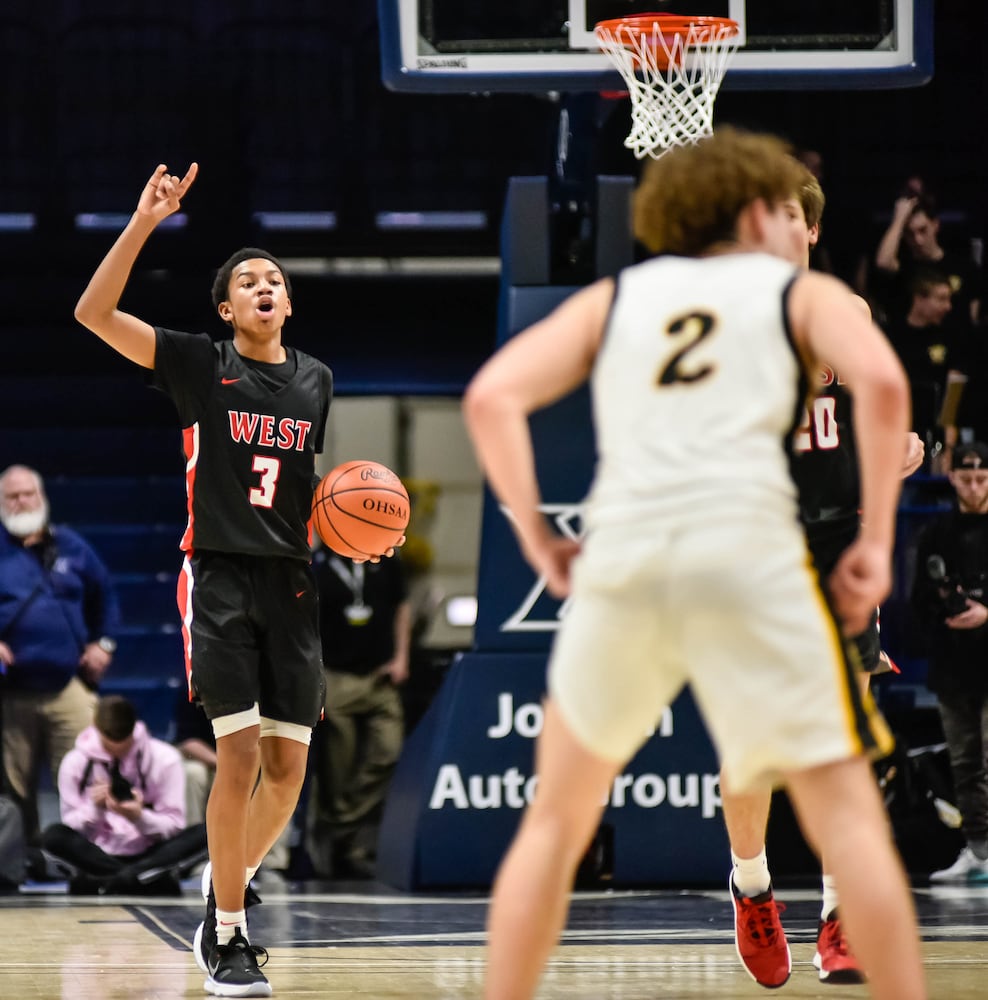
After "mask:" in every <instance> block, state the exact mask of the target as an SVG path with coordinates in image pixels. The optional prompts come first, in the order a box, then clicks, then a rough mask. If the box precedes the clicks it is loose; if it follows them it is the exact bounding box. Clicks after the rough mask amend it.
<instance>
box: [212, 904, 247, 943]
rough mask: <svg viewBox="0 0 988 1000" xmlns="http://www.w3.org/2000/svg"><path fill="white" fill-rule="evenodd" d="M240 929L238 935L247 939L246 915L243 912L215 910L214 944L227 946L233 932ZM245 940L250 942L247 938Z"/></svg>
mask: <svg viewBox="0 0 988 1000" xmlns="http://www.w3.org/2000/svg"><path fill="white" fill-rule="evenodd" d="M238 927H239V928H240V933H241V934H243V936H244V937H245V938H246V937H247V913H246V912H245V911H244V910H220V909H217V910H216V943H217V944H229V943H230V941H231V940H232V939H233V935H234V932H235V931H236V930H237V928H238ZM247 940H250V939H249V938H247Z"/></svg>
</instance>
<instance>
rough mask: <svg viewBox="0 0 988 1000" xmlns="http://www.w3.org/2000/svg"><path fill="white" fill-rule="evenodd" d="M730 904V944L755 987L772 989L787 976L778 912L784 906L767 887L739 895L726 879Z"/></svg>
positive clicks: (785, 947)
mask: <svg viewBox="0 0 988 1000" xmlns="http://www.w3.org/2000/svg"><path fill="white" fill-rule="evenodd" d="M728 886H729V888H730V890H731V902H732V903H733V904H734V947H735V949H736V951H737V953H738V958H740V959H741V964H742V965H743V966H744V967H745V969H746V970H747V972H748V975H749V976H751V978H752V979H754V981H755V982H756V983H758V984H759V986H764V987H766V988H767V989H770V990H772V989H776V988H778V987H779V986H782V985H783V984H784V983H785V982H786V980H788V979H789V974H790V973H791V972H792V955H790V954H789V942H788V941H786V932H785V931H784V930H783V929H782V921H781V920H779V913H780V912H781V911H782V910H784V909H785V906H784V905H782V904H780V903H776V901H775V897H774V896H773V895H772V888H771V886H769V888H768V890H767V891H766V892H762V893H759V894H758V895H757V896H751V897H748V896H742V895H741V893H740V892H738V890H737V888H736V887H735V885H734V879H733V877H732V878H730V879H729V880H728Z"/></svg>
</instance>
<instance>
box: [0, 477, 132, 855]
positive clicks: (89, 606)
mask: <svg viewBox="0 0 988 1000" xmlns="http://www.w3.org/2000/svg"><path fill="white" fill-rule="evenodd" d="M118 625H119V609H118V604H117V598H116V594H115V592H114V589H113V586H112V584H111V582H110V574H109V571H108V570H107V568H106V566H104V564H103V563H102V561H101V560H100V558H99V556H98V555H97V554H96V552H95V551H94V550H93V549H92V547H91V546H90V545H89V544H88V543H87V542H86V541H85V540H84V539H83V538H82V537H81V536H80V535H79V534H78V533H77V532H75V531H73V530H72V529H71V528H68V527H66V526H65V525H63V524H59V525H53V524H51V523H50V521H49V509H48V499H47V497H46V496H45V490H44V483H43V482H42V479H41V476H40V475H39V474H38V473H37V472H36V471H35V470H34V469H29V468H27V467H26V466H23V465H12V466H10V467H9V468H8V469H6V470H5V471H4V472H3V473H0V672H3V673H4V674H5V675H6V677H5V681H4V686H3V694H2V701H3V706H2V711H3V727H2V728H3V768H4V772H5V775H6V780H7V783H8V786H9V788H10V790H11V792H12V793H13V795H14V796H15V798H16V799H17V801H18V804H19V805H20V807H21V809H22V811H23V815H24V831H25V836H26V838H27V841H28V843H30V844H33V843H36V842H37V839H38V837H39V834H40V830H39V823H38V803H37V793H38V781H39V776H40V772H41V768H42V764H43V762H44V761H45V759H46V758H47V763H48V766H49V768H50V769H51V774H52V777H53V778H54V777H55V776H56V775H57V774H58V768H59V766H60V765H61V763H62V758H63V757H64V756H65V755H66V754H67V753H68V752H69V751H70V750H71V749H72V745H73V743H74V742H75V739H76V737H77V736H78V735H79V733H80V732H82V730H83V729H85V728H86V726H88V725H89V723H90V722H91V721H92V717H93V708H94V707H95V704H96V695H95V693H94V692H95V689H96V687H97V685H98V684H99V682H100V680H101V679H102V677H103V675H104V673H105V672H106V670H107V668H108V667H109V665H110V663H111V661H112V659H113V653H114V650H115V649H116V642H115V640H114V639H113V636H114V634H115V632H116V630H117V628H118Z"/></svg>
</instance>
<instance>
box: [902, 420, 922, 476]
mask: <svg viewBox="0 0 988 1000" xmlns="http://www.w3.org/2000/svg"><path fill="white" fill-rule="evenodd" d="M924 458H926V445H925V444H923V439H922V438H921V437H920V436H919V435H918V434H917V433H916V432H915V431H910V432H909V433H908V434H907V435H906V457H905V458H904V459H903V460H902V478H903V479H905V478H906V477H907V476H911V475H912V474H913V473H914V472H915V471H916V470H917V469H918V468H919V467H920V466H921V465H922V464H923V459H924Z"/></svg>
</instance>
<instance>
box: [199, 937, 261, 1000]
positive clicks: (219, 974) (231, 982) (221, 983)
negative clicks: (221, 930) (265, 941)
mask: <svg viewBox="0 0 988 1000" xmlns="http://www.w3.org/2000/svg"><path fill="white" fill-rule="evenodd" d="M259 958H260V959H262V961H261V962H260V963H258V959H259ZM267 960H268V953H267V952H266V951H265V950H264V949H263V948H260V947H258V946H257V945H253V944H251V943H250V942H249V941H248V940H247V938H245V937H244V936H243V934H241V933H240V928H239V927H238V928H237V929H236V930H235V931H234V932H233V937H232V938H231V939H230V943H229V944H218V945H216V946H215V947H214V948H213V950H212V951H211V952H210V953H209V963H208V969H207V971H206V981H205V982H204V983H203V984H202V988H203V989H204V990H205V991H206V992H207V993H211V994H212V995H213V996H216V997H269V996H271V984H270V983H269V982H268V981H267V979H266V978H265V976H264V973H263V972H261V969H260V966H261V965H264V964H265V963H266V962H267Z"/></svg>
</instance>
